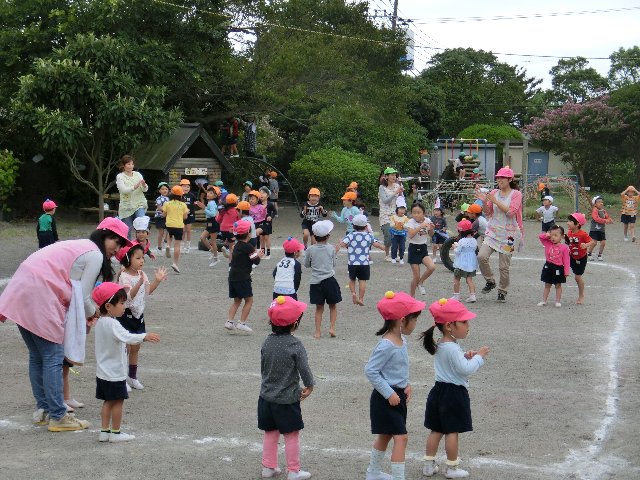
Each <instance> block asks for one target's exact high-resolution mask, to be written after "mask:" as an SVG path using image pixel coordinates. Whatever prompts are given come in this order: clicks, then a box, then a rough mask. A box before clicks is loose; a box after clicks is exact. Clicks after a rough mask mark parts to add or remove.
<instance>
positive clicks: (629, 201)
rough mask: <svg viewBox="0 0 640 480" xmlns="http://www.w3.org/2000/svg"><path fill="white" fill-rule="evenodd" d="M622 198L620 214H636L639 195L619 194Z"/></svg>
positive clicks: (639, 199)
mask: <svg viewBox="0 0 640 480" xmlns="http://www.w3.org/2000/svg"><path fill="white" fill-rule="evenodd" d="M621 200H622V210H621V211H620V213H621V214H622V215H631V216H632V217H633V216H635V215H637V213H638V201H640V195H636V196H635V197H630V196H628V195H621Z"/></svg>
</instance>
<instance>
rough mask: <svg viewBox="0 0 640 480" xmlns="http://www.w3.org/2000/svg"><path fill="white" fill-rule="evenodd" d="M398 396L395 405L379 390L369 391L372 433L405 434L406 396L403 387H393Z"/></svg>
mask: <svg viewBox="0 0 640 480" xmlns="http://www.w3.org/2000/svg"><path fill="white" fill-rule="evenodd" d="M393 390H394V392H396V393H397V394H398V396H399V397H400V403H399V404H398V405H396V406H395V407H392V406H391V405H389V400H388V399H386V398H384V397H383V396H382V395H381V394H380V392H378V391H377V390H374V391H373V392H371V399H370V400H369V417H370V419H371V433H373V434H374V435H406V434H407V396H406V395H405V393H404V389H403V388H396V387H394V388H393Z"/></svg>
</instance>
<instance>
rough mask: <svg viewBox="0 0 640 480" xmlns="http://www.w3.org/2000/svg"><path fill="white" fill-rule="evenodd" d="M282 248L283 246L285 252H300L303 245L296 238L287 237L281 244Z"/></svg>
mask: <svg viewBox="0 0 640 480" xmlns="http://www.w3.org/2000/svg"><path fill="white" fill-rule="evenodd" d="M282 248H284V252H285V253H294V252H301V251H302V250H304V245H303V244H302V243H300V241H299V240H298V239H297V238H294V237H289V238H287V240H286V241H285V242H284V243H283V244H282Z"/></svg>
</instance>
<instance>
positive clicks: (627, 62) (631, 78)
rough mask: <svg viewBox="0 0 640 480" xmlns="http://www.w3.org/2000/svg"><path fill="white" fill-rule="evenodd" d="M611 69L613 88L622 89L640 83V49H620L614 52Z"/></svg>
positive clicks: (610, 75)
mask: <svg viewBox="0 0 640 480" xmlns="http://www.w3.org/2000/svg"><path fill="white" fill-rule="evenodd" d="M609 58H610V59H611V67H610V68H609V83H610V84H611V87H612V88H621V87H624V86H627V85H631V84H634V83H639V82H640V47H638V46H637V45H635V46H633V47H631V48H626V49H625V48H622V47H620V48H619V49H618V50H617V51H615V52H613V53H612V54H611V55H610V56H609Z"/></svg>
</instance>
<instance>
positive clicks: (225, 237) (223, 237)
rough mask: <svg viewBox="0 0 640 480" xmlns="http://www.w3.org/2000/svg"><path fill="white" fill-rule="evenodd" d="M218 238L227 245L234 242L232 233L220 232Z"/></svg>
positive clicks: (234, 238)
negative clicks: (226, 242)
mask: <svg viewBox="0 0 640 480" xmlns="http://www.w3.org/2000/svg"><path fill="white" fill-rule="evenodd" d="M218 238H219V239H220V240H223V241H224V240H226V241H228V242H229V243H233V242H235V240H236V237H234V236H233V232H223V231H220V235H218Z"/></svg>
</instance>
